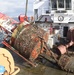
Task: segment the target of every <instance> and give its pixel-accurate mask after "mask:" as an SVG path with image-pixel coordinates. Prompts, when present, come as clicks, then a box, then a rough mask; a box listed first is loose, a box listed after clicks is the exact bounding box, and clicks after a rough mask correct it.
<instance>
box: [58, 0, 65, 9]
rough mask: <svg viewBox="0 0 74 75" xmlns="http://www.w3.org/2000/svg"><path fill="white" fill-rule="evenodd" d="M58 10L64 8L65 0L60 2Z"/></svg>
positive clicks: (59, 0)
mask: <svg viewBox="0 0 74 75" xmlns="http://www.w3.org/2000/svg"><path fill="white" fill-rule="evenodd" d="M58 8H64V0H58Z"/></svg>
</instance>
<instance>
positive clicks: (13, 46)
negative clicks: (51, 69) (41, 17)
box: [0, 18, 74, 72]
mask: <svg viewBox="0 0 74 75" xmlns="http://www.w3.org/2000/svg"><path fill="white" fill-rule="evenodd" d="M6 27H7V28H6ZM0 30H1V31H2V32H3V35H5V36H4V39H3V40H2V43H3V44H4V45H5V46H6V47H8V48H9V50H12V51H13V52H15V53H16V54H18V55H19V56H20V57H22V58H23V59H24V60H25V61H27V62H28V63H29V64H31V65H32V66H34V67H36V64H35V63H34V62H35V60H36V59H37V58H38V57H39V55H42V54H46V55H48V56H49V57H52V58H53V59H54V60H55V62H56V63H57V64H58V65H59V66H60V67H61V69H63V70H66V71H69V72H74V64H73V60H74V57H73V56H72V53H73V52H72V53H71V51H70V52H69V51H68V47H70V46H72V45H73V43H74V41H73V40H72V37H73V36H72V37H68V39H69V40H70V41H67V39H66V41H65V42H66V43H64V45H63V44H61V45H57V46H56V47H55V49H54V50H55V51H53V50H52V49H53V48H52V49H50V48H49V46H48V45H47V41H48V36H50V34H49V33H48V32H47V31H44V30H43V29H42V28H40V27H38V26H37V25H35V24H30V23H29V22H27V21H23V22H21V23H16V24H14V21H13V23H12V21H11V20H10V19H8V18H7V19H4V20H3V19H1V28H0ZM70 33H71V32H70ZM68 54H69V55H68ZM70 55H71V56H70Z"/></svg>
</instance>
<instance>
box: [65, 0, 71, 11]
mask: <svg viewBox="0 0 74 75" xmlns="http://www.w3.org/2000/svg"><path fill="white" fill-rule="evenodd" d="M66 9H67V10H70V9H71V0H66Z"/></svg>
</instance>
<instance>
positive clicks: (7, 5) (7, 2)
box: [0, 0, 34, 17]
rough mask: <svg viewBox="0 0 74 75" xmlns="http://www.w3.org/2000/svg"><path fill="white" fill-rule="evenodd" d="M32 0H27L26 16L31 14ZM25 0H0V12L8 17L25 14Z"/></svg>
mask: <svg viewBox="0 0 74 75" xmlns="http://www.w3.org/2000/svg"><path fill="white" fill-rule="evenodd" d="M33 1H34V0H28V10H27V16H28V17H30V16H33ZM25 6H26V0H0V12H1V13H3V14H6V15H8V16H10V17H18V16H19V15H20V14H25Z"/></svg>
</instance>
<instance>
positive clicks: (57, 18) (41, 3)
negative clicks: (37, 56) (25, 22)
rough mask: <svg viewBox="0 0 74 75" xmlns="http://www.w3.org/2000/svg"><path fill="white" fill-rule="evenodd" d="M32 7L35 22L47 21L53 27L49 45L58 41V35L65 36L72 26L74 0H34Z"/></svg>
mask: <svg viewBox="0 0 74 75" xmlns="http://www.w3.org/2000/svg"><path fill="white" fill-rule="evenodd" d="M33 7H34V8H33V10H34V20H35V22H40V23H43V22H44V23H46V22H49V24H50V23H51V24H52V25H53V28H54V29H55V31H54V32H55V33H54V34H52V35H49V43H50V45H51V47H52V46H53V45H54V44H55V43H56V42H58V37H62V38H66V37H67V32H68V30H69V29H71V28H73V27H74V0H35V1H34V6H33ZM48 27H49V28H47V29H50V26H48ZM44 29H45V28H44ZM49 31H50V30H49Z"/></svg>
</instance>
